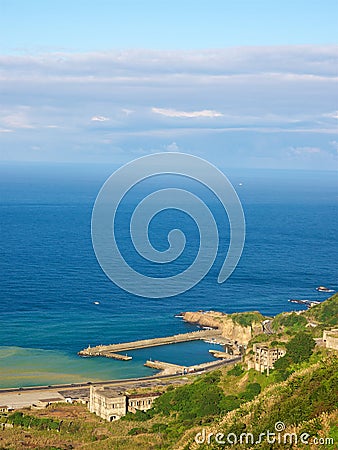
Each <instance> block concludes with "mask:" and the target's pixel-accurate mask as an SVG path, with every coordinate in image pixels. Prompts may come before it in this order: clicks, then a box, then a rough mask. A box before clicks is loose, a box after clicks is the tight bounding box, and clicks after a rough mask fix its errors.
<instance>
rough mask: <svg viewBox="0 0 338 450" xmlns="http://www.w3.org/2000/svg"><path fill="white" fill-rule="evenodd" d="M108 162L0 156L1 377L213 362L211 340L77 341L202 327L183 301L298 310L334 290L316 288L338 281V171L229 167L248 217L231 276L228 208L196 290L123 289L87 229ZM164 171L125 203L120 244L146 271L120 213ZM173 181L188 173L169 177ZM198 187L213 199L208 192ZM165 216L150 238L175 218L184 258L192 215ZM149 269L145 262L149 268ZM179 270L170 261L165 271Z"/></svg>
mask: <svg viewBox="0 0 338 450" xmlns="http://www.w3.org/2000/svg"><path fill="white" fill-rule="evenodd" d="M113 170H114V167H109V166H100V165H91V166H90V165H72V164H69V165H62V164H55V165H53V166H52V165H47V164H33V163H31V164H25V165H24V164H2V165H1V166H0V224H1V225H0V226H1V254H0V294H1V295H0V325H1V326H0V387H15V386H33V385H40V384H53V383H62V382H79V381H88V380H91V381H95V380H106V379H113V378H128V377H134V376H142V375H151V374H153V373H154V371H153V370H152V369H149V368H146V367H144V366H143V363H144V362H145V360H146V359H149V358H152V359H160V360H164V361H169V362H177V363H181V364H196V363H200V362H204V361H209V360H212V356H210V354H209V353H208V349H209V348H210V344H207V343H204V342H190V343H184V344H176V345H170V346H163V347H154V348H150V349H143V350H139V351H134V352H131V353H130V354H131V355H132V356H133V360H131V361H128V362H125V361H115V360H108V359H104V358H94V359H91V358H85V359H83V358H80V357H78V356H77V352H78V351H79V350H81V349H82V348H84V347H87V346H88V344H90V345H92V346H93V345H97V344H109V343H117V342H124V341H131V340H136V339H142V338H151V337H157V336H166V335H171V334H176V333H181V332H187V331H192V330H195V329H196V327H195V326H194V325H190V324H187V323H185V322H183V321H182V320H181V319H179V318H176V317H174V316H175V314H177V313H179V312H181V311H187V310H190V311H191V310H200V309H203V310H211V309H213V310H220V311H224V312H226V313H231V312H237V311H248V310H259V311H261V312H262V313H263V314H265V315H268V316H273V315H276V314H278V313H280V312H282V311H290V310H298V309H301V307H300V306H298V305H295V304H291V303H289V302H288V299H290V298H303V299H315V300H324V299H325V298H326V297H327V295H326V294H323V293H318V292H317V291H316V290H315V288H316V287H317V286H319V285H324V286H328V287H330V288H332V289H335V290H337V289H338V284H337V283H338V282H337V280H338V276H337V275H338V273H337V272H338V271H337V265H336V252H337V235H336V230H337V222H338V214H337V203H338V202H337V201H338V189H337V174H336V173H335V172H321V171H311V172H310V171H283V170H244V169H243V170H240V169H236V170H235V169H224V173H225V174H226V175H227V177H228V178H229V179H230V181H231V182H232V184H233V186H234V187H235V189H236V191H237V194H238V196H239V198H240V200H241V202H242V205H243V210H244V213H245V219H246V243H245V247H244V251H243V254H242V258H241V260H240V262H239V264H238V266H237V268H236V269H235V271H234V273H233V274H232V275H231V277H230V278H229V279H228V280H226V282H225V283H223V284H218V283H217V275H218V272H219V270H220V267H221V265H222V261H223V260H224V257H225V255H226V251H227V245H226V244H227V239H228V237H229V229H228V226H227V224H225V222H224V220H223V219H221V221H222V220H223V222H222V226H221V229H222V230H223V231H221V233H220V239H221V241H222V246H221V248H220V249H219V253H218V255H217V257H216V260H215V263H214V265H213V267H212V269H211V270H210V272H209V273H208V275H207V276H206V277H205V278H204V279H203V280H202V281H201V282H200V283H199V284H197V285H196V286H195V287H193V288H192V289H191V290H189V291H187V292H185V293H183V294H180V295H178V296H176V297H170V298H163V299H147V298H142V297H137V296H135V295H132V294H129V293H127V292H125V291H123V290H121V289H120V288H119V287H117V286H116V285H115V284H114V283H113V282H112V281H110V280H109V279H108V278H107V277H106V275H105V274H104V272H103V271H102V269H101V267H100V265H99V264H98V262H97V260H96V257H95V254H94V251H93V248H92V243H91V235H90V221H91V212H92V208H93V204H94V201H95V198H96V196H97V194H98V192H99V190H100V188H101V186H102V184H103V183H104V181H105V180H106V178H107V177H108V176H109V175H110V174H111V173H112V172H113ZM167 182H168V180H155V181H154V182H153V184H151V183H150V184H149V185H146V186H145V187H144V188H143V190H142V189H141V194H140V192H139V193H135V196H134V197H133V196H131V198H129V199H128V201H127V202H126V205H125V207H122V209H121V212H120V217H119V222H118V227H119V229H118V231H119V232H120V238H119V239H120V241H119V243H120V245H121V248H122V249H123V250H124V252H125V254H126V258H127V259H128V261H129V262H130V264H132V263H133V261H135V265H136V266H137V267H138V268H139V269H140V270H142V268H143V266H142V264H143V262H142V261H137V255H135V252H134V251H133V250H132V249H130V248H129V249H128V246H130V238H129V234H128V233H129V232H128V230H129V229H128V227H126V225H125V220H126V219H128V217H130V211H131V210H132V209H133V207H134V206H135V204H137V202H138V201H139V199H140V198H141V197H142V195H143V194H144V193H147V192H150V191H151V188H153V187H154V186H155V187H156V186H157V187H158V186H160V185H161V186H165V185H166V183H167ZM170 183H171V184H172V185H175V183H178V184H180V183H181V184H182V180H176V179H175V177H171V178H170ZM183 184H184V186H185V187H186V184H185V183H184V182H183ZM192 188H193V186H192ZM198 189H199V188H198V187H197V191H198ZM203 195H205V196H206V202H207V201H208V195H209V194H208V193H204V194H203ZM210 205H211V206H210V208H211V210H212V212H213V215H214V216H215V218H217V219H218V218H219V217H218V216H219V215H220V211H219V205H218V203H217V201H215V199H213V198H211V197H210ZM177 214H178V215H177ZM162 216H163V217H162V218H161V217H160V215H159V217H158V219H157V222H156V223H155V222H154V224H153V225H152V227H151V228H150V234H151V233H152V236H151V238H152V240H153V242H154V245H155V246H157V247H158V248H159V249H161V248H162V249H164V248H166V245H167V241H166V236H167V234H168V232H169V231H170V229H172V228H176V227H177V223H179V224H180V227H182V229H183V230H184V231H185V233H186V236H187V237H188V239H187V246H188V244H189V246H188V247H187V251H186V252H184V254H183V255H182V258H183V259H182V260H181V262H180V263H181V264H183V266H186V265H188V264H189V261H190V262H191V261H193V259H194V257H195V256H196V248H198V233H197V230H196V225H195V224H194V222H193V221H192V220H191V219H189V218H188V217H185V215H184V214H182V213H178V212H177V211H175V210H169V211H167V212H165V213H163V214H162ZM217 223H218V222H217ZM151 270H152V267H151V266H149V267H148V266H146V265H145V266H144V272H145V273H147V271H151ZM163 270H166V269H163ZM175 270H177V269H175V267H174V268H168V271H169V272H168V273H175ZM170 271H171V272H170ZM94 302H98V303H99V304H95V303H94Z"/></svg>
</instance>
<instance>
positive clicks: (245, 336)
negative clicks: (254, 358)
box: [182, 311, 263, 345]
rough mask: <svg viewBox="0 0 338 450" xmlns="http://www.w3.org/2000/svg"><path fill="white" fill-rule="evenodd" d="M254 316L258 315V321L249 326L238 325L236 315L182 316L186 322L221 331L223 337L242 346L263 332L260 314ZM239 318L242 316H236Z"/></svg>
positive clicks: (205, 314)
mask: <svg viewBox="0 0 338 450" xmlns="http://www.w3.org/2000/svg"><path fill="white" fill-rule="evenodd" d="M243 314H247V313H243ZM252 314H257V315H258V318H257V320H252V321H251V323H250V324H249V325H247V326H244V325H241V324H240V323H238V320H236V319H235V315H232V314H224V313H221V312H216V311H198V312H189V311H188V312H185V313H183V314H182V315H183V319H184V320H185V321H186V322H189V323H195V324H198V325H200V326H203V327H211V328H217V329H219V330H220V331H221V333H222V336H223V337H225V338H228V339H230V340H231V341H233V342H235V341H237V342H238V343H240V344H242V345H247V344H248V342H249V341H250V339H252V338H253V337H254V336H256V335H257V334H260V333H262V332H263V326H262V323H261V321H260V320H259V315H260V314H259V313H252ZM239 316H240V314H236V317H239Z"/></svg>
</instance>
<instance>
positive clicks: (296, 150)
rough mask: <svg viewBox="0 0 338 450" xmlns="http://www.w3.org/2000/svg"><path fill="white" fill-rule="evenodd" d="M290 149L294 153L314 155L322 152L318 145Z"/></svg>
mask: <svg viewBox="0 0 338 450" xmlns="http://www.w3.org/2000/svg"><path fill="white" fill-rule="evenodd" d="M289 150H290V151H291V153H293V154H294V155H313V154H315V153H320V152H321V149H320V148H318V147H290V148H289Z"/></svg>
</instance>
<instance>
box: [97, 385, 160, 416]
mask: <svg viewBox="0 0 338 450" xmlns="http://www.w3.org/2000/svg"><path fill="white" fill-rule="evenodd" d="M160 395H161V394H160V393H159V392H148V393H144V394H129V393H128V392H121V391H118V390H116V389H114V388H112V387H109V386H105V387H95V386H91V387H90V398H89V405H88V407H89V411H90V412H93V413H95V414H97V415H98V416H100V417H102V418H103V419H105V420H107V421H109V422H112V421H113V420H118V419H120V418H121V417H122V416H125V415H126V414H127V412H132V413H135V412H136V411H137V410H140V411H147V410H148V409H150V408H151V407H152V405H153V403H154V400H155V399H156V398H157V397H159V396H160Z"/></svg>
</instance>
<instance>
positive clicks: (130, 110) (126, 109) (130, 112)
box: [122, 108, 135, 116]
mask: <svg viewBox="0 0 338 450" xmlns="http://www.w3.org/2000/svg"><path fill="white" fill-rule="evenodd" d="M122 112H123V113H124V114H125V115H126V116H130V114H133V113H134V112H135V111H134V110H133V109H128V108H122Z"/></svg>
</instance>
